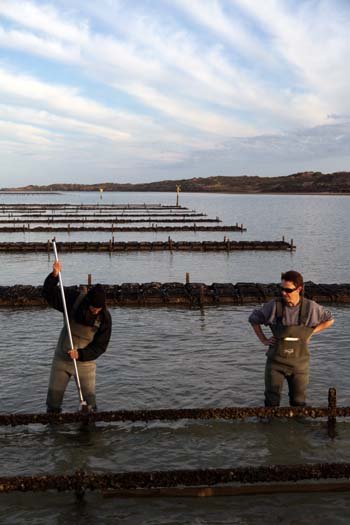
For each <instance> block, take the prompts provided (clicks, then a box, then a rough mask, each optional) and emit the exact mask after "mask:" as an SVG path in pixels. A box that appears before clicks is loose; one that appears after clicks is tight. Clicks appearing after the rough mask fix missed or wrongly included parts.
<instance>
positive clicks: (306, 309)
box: [299, 297, 311, 325]
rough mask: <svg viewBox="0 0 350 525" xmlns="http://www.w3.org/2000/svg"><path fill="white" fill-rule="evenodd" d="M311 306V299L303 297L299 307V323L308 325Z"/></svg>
mask: <svg viewBox="0 0 350 525" xmlns="http://www.w3.org/2000/svg"><path fill="white" fill-rule="evenodd" d="M310 308H311V301H309V300H308V299H305V298H304V297H302V298H301V304H300V309H299V324H301V325H306V323H307V320H308V318H309V314H310Z"/></svg>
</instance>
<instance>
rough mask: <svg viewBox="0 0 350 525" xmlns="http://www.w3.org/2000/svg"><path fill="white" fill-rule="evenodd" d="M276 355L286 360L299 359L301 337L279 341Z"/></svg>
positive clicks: (284, 338) (285, 338)
mask: <svg viewBox="0 0 350 525" xmlns="http://www.w3.org/2000/svg"><path fill="white" fill-rule="evenodd" d="M276 354H277V355H279V356H280V357H284V358H285V359H288V358H292V357H299V354H300V339H299V337H283V338H281V339H279V340H278V341H277V348H276Z"/></svg>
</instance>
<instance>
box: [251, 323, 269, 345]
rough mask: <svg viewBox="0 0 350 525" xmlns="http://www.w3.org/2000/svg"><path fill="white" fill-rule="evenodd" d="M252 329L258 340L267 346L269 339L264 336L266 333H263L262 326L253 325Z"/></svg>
mask: <svg viewBox="0 0 350 525" xmlns="http://www.w3.org/2000/svg"><path fill="white" fill-rule="evenodd" d="M252 327H253V330H254V332H255V333H256V336H257V338H258V339H259V340H260V341H261V342H262V343H263V344H265V343H266V341H267V337H266V335H265V334H264V332H263V331H262V328H261V326H260V324H252Z"/></svg>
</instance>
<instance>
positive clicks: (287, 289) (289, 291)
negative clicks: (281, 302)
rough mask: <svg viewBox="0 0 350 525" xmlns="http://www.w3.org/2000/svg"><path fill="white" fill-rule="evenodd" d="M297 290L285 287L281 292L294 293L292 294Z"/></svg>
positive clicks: (281, 288)
mask: <svg viewBox="0 0 350 525" xmlns="http://www.w3.org/2000/svg"><path fill="white" fill-rule="evenodd" d="M296 289H297V288H284V287H283V286H280V290H281V292H286V293H292V292H295V290H296Z"/></svg>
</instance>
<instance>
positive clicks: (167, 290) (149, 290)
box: [0, 282, 350, 308]
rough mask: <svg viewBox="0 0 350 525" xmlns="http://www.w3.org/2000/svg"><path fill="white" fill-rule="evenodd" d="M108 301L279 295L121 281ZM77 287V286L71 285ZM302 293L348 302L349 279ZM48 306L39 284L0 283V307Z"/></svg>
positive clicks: (243, 300)
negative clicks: (345, 282) (346, 281)
mask: <svg viewBox="0 0 350 525" xmlns="http://www.w3.org/2000/svg"><path fill="white" fill-rule="evenodd" d="M103 287H104V289H105V292H106V297H107V304H108V305H110V306H118V307H133V306H134V307H152V306H155V307H164V306H165V307H171V306H181V307H189V308H191V307H202V306H216V305H244V304H252V303H255V304H256V303H261V302H266V301H268V300H270V299H273V298H274V297H276V296H278V295H279V293H280V291H279V286H278V284H273V283H271V284H262V283H243V282H241V283H236V284H233V283H213V284H211V285H208V284H203V283H187V284H184V283H179V282H173V283H158V282H150V283H143V284H142V283H141V284H140V283H123V284H105V285H103ZM72 288H75V289H77V288H76V287H72ZM305 297H307V298H308V299H313V300H315V301H317V302H318V303H333V304H338V305H344V304H350V283H347V284H344V283H342V284H315V283H313V282H307V283H306V284H305ZM27 306H30V307H33V306H36V307H47V302H46V301H45V299H44V298H43V297H42V287H41V286H31V285H20V284H17V285H13V286H0V307H27Z"/></svg>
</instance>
